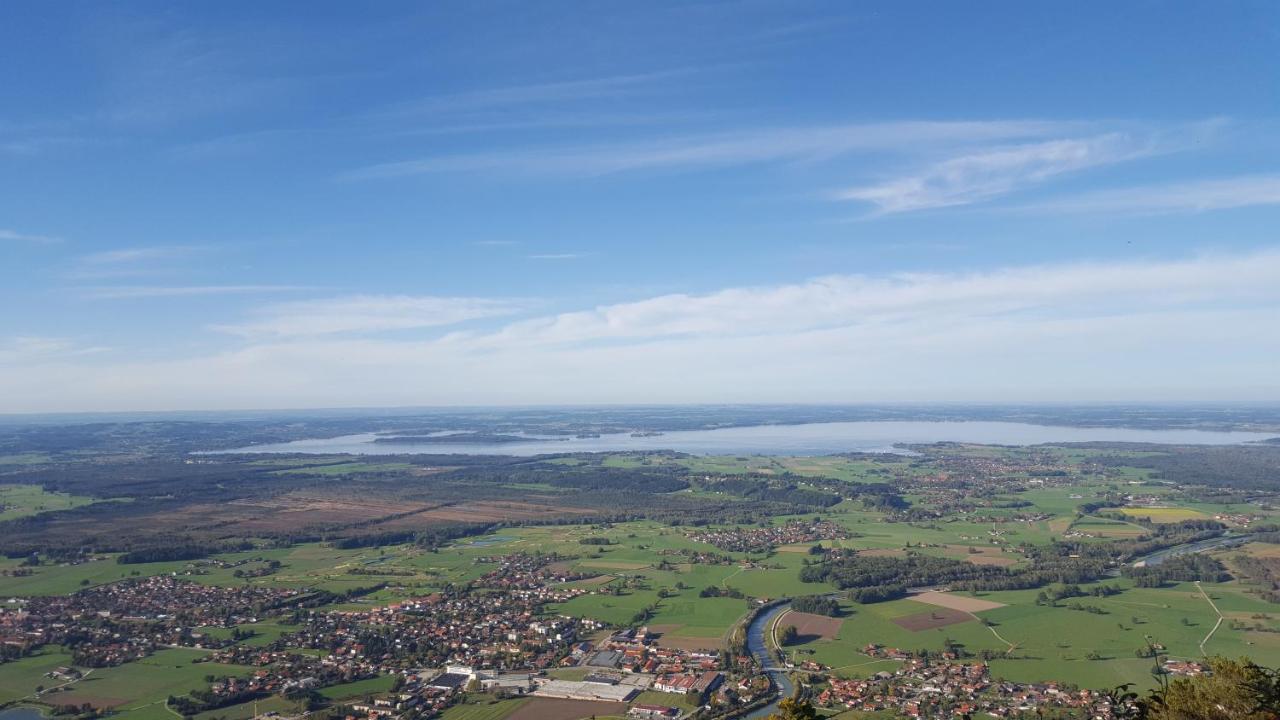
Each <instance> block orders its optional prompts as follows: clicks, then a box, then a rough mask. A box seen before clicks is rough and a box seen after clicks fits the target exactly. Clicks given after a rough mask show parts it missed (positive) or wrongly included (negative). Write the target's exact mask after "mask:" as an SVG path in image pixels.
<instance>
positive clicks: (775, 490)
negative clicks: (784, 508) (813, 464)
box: [702, 476, 841, 507]
mask: <svg viewBox="0 0 1280 720" xmlns="http://www.w3.org/2000/svg"><path fill="white" fill-rule="evenodd" d="M702 487H703V489H705V490H709V491H711V492H722V493H725V494H728V495H735V496H737V497H740V498H746V499H748V500H758V501H762V502H779V503H790V504H793V505H805V506H809V507H831V506H832V505H835V504H837V503H839V502H840V499H841V498H840V495H839V494H836V493H829V492H822V491H821V490H815V489H813V488H807V487H800V486H799V485H797V484H796V483H794V482H786V481H782V482H779V481H777V480H773V479H766V478H759V477H754V476H741V477H738V476H733V477H726V478H720V479H717V480H709V481H704V482H703V483H702Z"/></svg>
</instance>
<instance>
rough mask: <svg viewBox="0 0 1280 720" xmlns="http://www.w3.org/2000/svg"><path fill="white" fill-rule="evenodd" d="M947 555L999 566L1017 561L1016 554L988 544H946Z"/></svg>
mask: <svg viewBox="0 0 1280 720" xmlns="http://www.w3.org/2000/svg"><path fill="white" fill-rule="evenodd" d="M947 555H950V556H952V557H955V558H958V559H961V560H965V561H968V562H970V563H972V564H974V565H998V566H1001V567H1004V566H1008V565H1013V564H1015V563H1017V562H1018V556H1016V555H1014V554H1013V553H1007V552H1004V551H1003V550H1001V549H1000V548H998V547H991V546H989V545H948V546H947Z"/></svg>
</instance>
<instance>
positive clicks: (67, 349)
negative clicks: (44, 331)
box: [0, 335, 107, 363]
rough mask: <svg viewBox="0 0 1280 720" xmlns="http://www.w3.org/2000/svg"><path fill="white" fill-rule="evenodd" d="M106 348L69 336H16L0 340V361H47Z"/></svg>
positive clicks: (103, 350)
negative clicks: (78, 340)
mask: <svg viewBox="0 0 1280 720" xmlns="http://www.w3.org/2000/svg"><path fill="white" fill-rule="evenodd" d="M106 350H107V348H105V347H99V346H84V345H81V344H79V343H77V342H76V341H74V340H71V339H70V338H62V337H42V336H32V335H25V336H18V337H12V338H9V339H7V340H4V341H0V363H22V362H38V361H47V360H51V359H56V358H72V357H79V356H83V355H94V354H97V353H100V352H106Z"/></svg>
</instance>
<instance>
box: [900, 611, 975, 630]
mask: <svg viewBox="0 0 1280 720" xmlns="http://www.w3.org/2000/svg"><path fill="white" fill-rule="evenodd" d="M973 620H974V617H973V615H971V614H970V613H967V612H964V611H961V610H953V609H951V608H945V607H944V608H939V609H937V610H926V611H925V612H922V613H916V614H914V615H904V616H902V617H896V618H893V623H894V624H895V625H897V626H898V627H900V628H903V629H905V630H910V631H911V632H920V631H921V630H933V629H934V628H940V627H946V626H947V625H955V624H957V623H963V622H972V621H973Z"/></svg>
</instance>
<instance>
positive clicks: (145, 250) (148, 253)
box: [79, 245, 203, 265]
mask: <svg viewBox="0 0 1280 720" xmlns="http://www.w3.org/2000/svg"><path fill="white" fill-rule="evenodd" d="M202 249H203V248H202V247H199V246H195V245H157V246H152V247H134V248H120V249H116V250H103V251H101V252H95V253H89V254H88V255H82V256H80V258H79V261H80V262H82V263H84V264H86V265H121V264H126V263H139V262H151V261H155V260H172V259H175V258H183V257H188V256H190V255H192V254H193V253H195V252H198V251H199V250H202Z"/></svg>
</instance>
